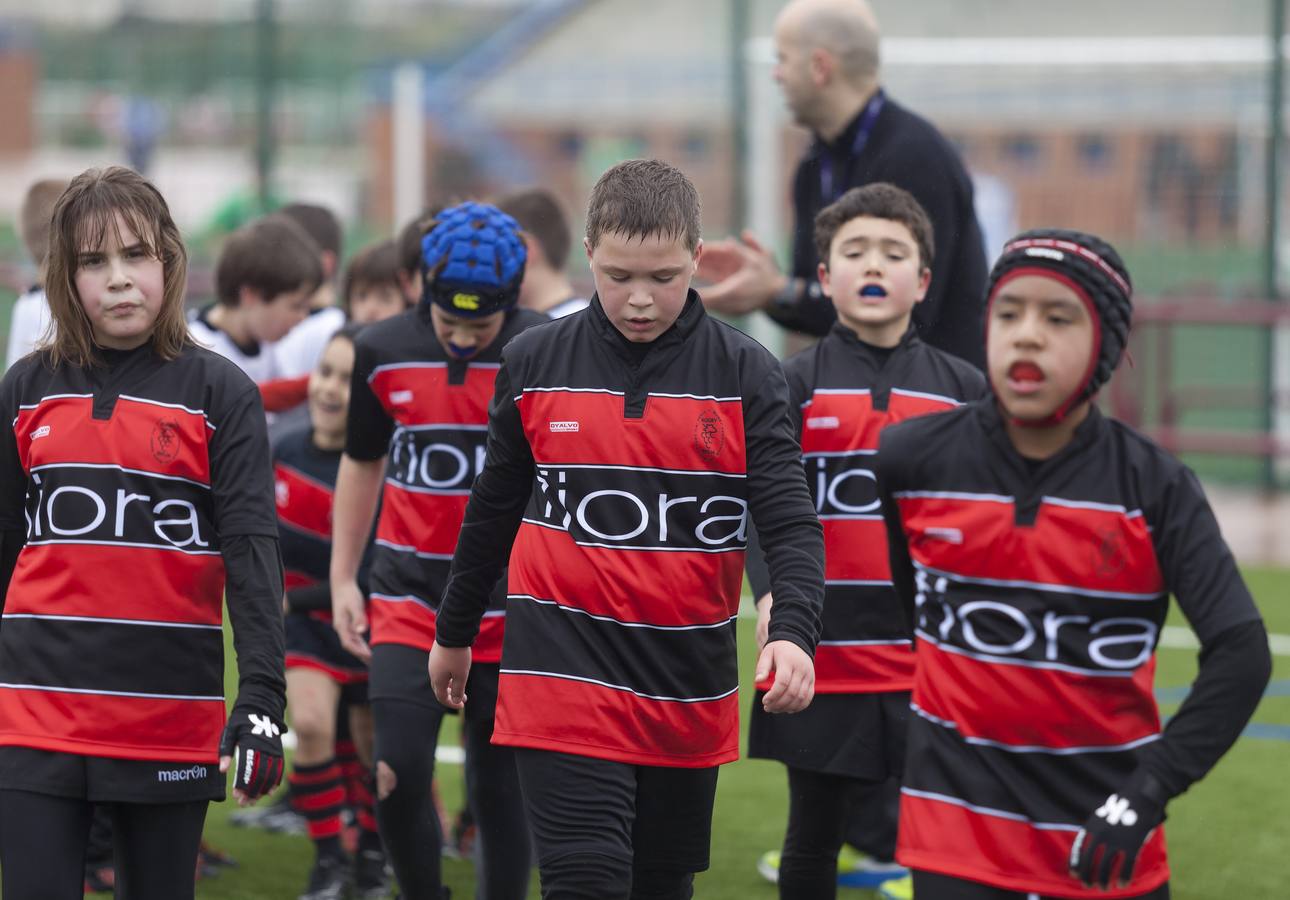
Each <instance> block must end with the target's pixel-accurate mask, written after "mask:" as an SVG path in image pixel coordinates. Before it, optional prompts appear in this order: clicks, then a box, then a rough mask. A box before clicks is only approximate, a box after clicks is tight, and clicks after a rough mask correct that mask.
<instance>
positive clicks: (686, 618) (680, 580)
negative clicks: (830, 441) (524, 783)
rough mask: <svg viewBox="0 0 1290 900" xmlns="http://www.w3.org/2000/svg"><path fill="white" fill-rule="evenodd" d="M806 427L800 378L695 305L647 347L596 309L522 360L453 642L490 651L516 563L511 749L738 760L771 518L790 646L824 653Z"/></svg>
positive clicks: (503, 689) (456, 598)
mask: <svg viewBox="0 0 1290 900" xmlns="http://www.w3.org/2000/svg"><path fill="white" fill-rule="evenodd" d="M787 411H788V404H787V389H786V386H785V383H784V379H783V375H782V372H781V369H780V366H779V363H778V362H777V361H776V360H775V359H774V357H772V356H771V355H770V354H769V353H768V352H767V351H766V350H765V349H764V348H762V347H761V346H760V345H758V344H757V343H755V342H754V341H752V340H751V339H750V338H748V337H746V336H745V335H743V334H741V333H740V332H738V331H736V330H735V329H733V328H730V327H728V326H726V325H724V324H721V323H719V322H717V321H716V320H715V319H712V318H710V317H708V316H707V314H706V313H705V312H704V310H703V305H702V303H701V302H700V301H699V299H698V295H697V294H695V293H693V292H691V294H690V297H689V299H688V300H687V302H686V306H685V308H684V309H683V311H682V313H681V315H680V317H679V318H678V319H677V321H676V323H675V324H674V325H673V326H672V328H670V329H669V330H668V331H667V332H665V333H664V334H663V335H661V336H660V337H659V338H657V339H656V340H655V341H653V342H652V343H650V344H648V345H643V344H635V345H629V344H628V342H627V341H626V339H625V338H623V337H622V336H621V335H620V334H619V333H618V331H617V330H616V329H615V328H614V326H613V325H612V324H611V323H610V322H609V320H608V319H607V318H606V316H605V314H604V311H603V310H602V309H601V307H600V304H599V300H598V299H594V298H593V300H592V303H591V306H590V308H588V309H587V310H584V311H582V312H579V313H575V314H574V315H571V316H568V317H566V318H563V319H560V320H558V321H555V322H551V323H550V324H547V325H542V326H539V327H537V328H534V329H531V330H530V331H528V332H526V333H524V334H523V335H521V336H520V337H519V338H517V339H516V340H515V341H514V343H512V344H511V346H510V347H508V348H507V349H506V351H505V353H504V354H503V363H502V372H501V374H499V376H498V379H497V392H496V396H495V398H494V400H493V405H492V409H491V416H490V420H489V444H488V461H487V465H486V467H485V470H484V473H483V475H481V477H480V480H479V482H478V483H477V485H476V489H475V493H474V494H473V495H472V497H471V501H470V506H469V507H468V508H467V513H466V521H465V523H464V525H463V528H462V537H461V541H460V543H459V544H458V548H457V553H456V556H455V557H454V559H453V575H452V578H451V580H450V582H449V588H448V593H447V595H446V597H445V600H444V610H443V615H442V617H441V620H440V633H439V642H440V643H442V644H444V645H445V646H467V645H469V644H470V643H471V641H472V639H473V638H474V634H475V628H476V627H477V625H476V623H477V622H478V621H479V619H478V616H479V614H481V613H482V611H483V601H484V596H483V594H484V592H485V590H486V586H487V585H488V584H490V583H491V582H490V581H489V579H491V578H492V577H494V574H495V573H496V572H497V571H499V570H500V567H501V564H502V563H503V561H504V560H505V558H506V551H507V550H508V549H509V550H510V575H509V597H508V606H507V622H508V625H507V632H506V640H505V647H504V650H503V653H502V662H501V677H500V687H499V696H498V702H497V724H496V727H495V729H494V731H493V741H494V742H495V743H499V744H509V745H513V746H521V747H534V748H539V749H546V750H556V751H560V752H565V753H572V754H578V755H583V756H591V757H597V758H602V759H609V760H615V761H619V762H626V763H631V764H639V765H655V766H689V767H701V766H712V765H717V764H719V763H723V762H728V761H730V760H733V759H736V758H737V757H738V752H739V747H738V744H739V740H738V738H739V710H738V687H739V674H738V669H737V665H736V656H735V650H736V648H735V644H736V629H735V617H736V613H737V610H738V606H739V596H740V589H741V586H742V580H743V557H744V548H745V544H746V539H747V526H748V518H749V515H750V514H751V516H752V518H753V519H754V520H755V521H756V522H757V526H758V528H759V529H760V530H761V533H762V537H763V544H764V546H765V547H766V548H767V553H768V555H769V562H770V567H771V579H772V581H773V582H774V583H775V590H776V596H777V597H779V598H780V599H781V603H779V604H777V605H776V611H777V614H776V618H774V619H772V622H771V639H772V640H776V639H787V640H792V641H794V642H795V643H798V644H799V646H802V647H803V648H804V649H805V650H807V652H811V651H812V650H813V649H814V644H815V640H816V637H817V635H818V615H819V612H818V611H819V604H820V600H821V595H822V592H823V584H822V575H823V571H822V562H823V552H822V551H823V546H822V539H821V537H822V536H821V532H820V526H819V523H818V520H817V519H816V516H815V513H814V511H813V510H812V509H811V506H810V498H809V494H808V492H807V490H806V484H805V480H804V478H803V475H802V468H801V464H800V451H799V450H798V447H797V444H796V442H795V441H794V440H793V436H792V431H791V428H790V425H789V421H788V416H787ZM512 541H513V547H512Z"/></svg>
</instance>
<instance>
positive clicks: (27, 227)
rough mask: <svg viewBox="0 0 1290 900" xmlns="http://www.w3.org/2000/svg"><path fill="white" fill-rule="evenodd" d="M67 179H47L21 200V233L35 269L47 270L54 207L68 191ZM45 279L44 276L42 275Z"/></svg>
mask: <svg viewBox="0 0 1290 900" xmlns="http://www.w3.org/2000/svg"><path fill="white" fill-rule="evenodd" d="M67 185H68V181H67V179H66V178H44V179H41V180H40V181H37V182H36V183H35V184H33V185H32V186H31V187H29V188H27V194H26V196H24V197H23V198H22V209H20V210H19V212H18V222H19V227H20V228H21V230H22V243H23V245H24V246H25V247H26V248H27V252H28V253H30V254H31V261H32V262H34V263H35V264H36V268H38V269H40V270H42V273H43V270H44V268H45V257H46V256H48V255H49V223H50V220H51V219H52V218H53V215H54V204H55V203H57V202H58V198H59V197H61V196H62V194H63V191H65V190H67ZM41 277H42V279H43V277H44V276H43V274H42V276H41Z"/></svg>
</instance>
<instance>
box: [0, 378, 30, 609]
mask: <svg viewBox="0 0 1290 900" xmlns="http://www.w3.org/2000/svg"><path fill="white" fill-rule="evenodd" d="M0 397H2V398H3V399H0V420H3V423H4V430H3V432H2V433H0V611H3V609H4V599H5V595H6V594H7V593H8V591H9V579H10V578H12V577H13V570H14V567H15V566H17V565H18V554H19V553H20V552H22V548H23V546H24V545H25V544H26V543H27V523H26V520H25V518H24V515H23V510H24V509H26V506H27V473H26V472H25V471H23V468H22V462H21V461H20V460H19V459H18V441H17V438H16V437H15V436H14V432H13V421H14V418H15V417H16V416H17V415H18V402H17V399H16V388H15V387H14V379H13V378H12V377H10V378H6V379H5V380H4V382H3V383H0Z"/></svg>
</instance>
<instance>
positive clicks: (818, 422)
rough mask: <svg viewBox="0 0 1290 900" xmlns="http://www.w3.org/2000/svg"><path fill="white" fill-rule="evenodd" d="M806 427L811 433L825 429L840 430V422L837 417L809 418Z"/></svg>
mask: <svg viewBox="0 0 1290 900" xmlns="http://www.w3.org/2000/svg"><path fill="white" fill-rule="evenodd" d="M806 427H807V428H809V429H811V430H813V431H818V430H821V429H826V428H841V427H842V421H841V420H840V419H839V418H838V417H837V416H810V417H809V418H807V420H806Z"/></svg>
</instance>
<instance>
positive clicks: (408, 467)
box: [389, 427, 488, 492]
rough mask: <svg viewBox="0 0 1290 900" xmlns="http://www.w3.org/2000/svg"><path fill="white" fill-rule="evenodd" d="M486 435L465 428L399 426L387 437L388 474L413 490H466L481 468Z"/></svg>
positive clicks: (484, 452) (484, 454) (473, 481)
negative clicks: (389, 437)
mask: <svg viewBox="0 0 1290 900" xmlns="http://www.w3.org/2000/svg"><path fill="white" fill-rule="evenodd" d="M487 436H488V435H487V432H484V431H479V430H471V429H465V428H463V429H460V430H458V429H454V428H436V429H432V430H417V429H412V428H402V427H400V428H398V429H397V430H396V431H395V432H394V437H393V438H392V439H391V440H390V468H389V475H390V477H391V478H392V479H394V480H395V481H396V482H398V483H399V484H401V485H404V486H406V487H409V488H412V489H414V490H415V489H423V490H429V491H443V492H461V491H469V490H470V486H471V485H472V484H474V483H475V478H476V477H477V476H478V475H479V473H480V472H481V471H482V470H483V468H484V457H485V456H486V454H487V448H486V447H485V445H484V441H485V439H486V438H487Z"/></svg>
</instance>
